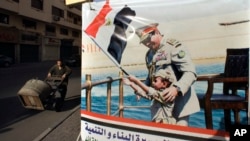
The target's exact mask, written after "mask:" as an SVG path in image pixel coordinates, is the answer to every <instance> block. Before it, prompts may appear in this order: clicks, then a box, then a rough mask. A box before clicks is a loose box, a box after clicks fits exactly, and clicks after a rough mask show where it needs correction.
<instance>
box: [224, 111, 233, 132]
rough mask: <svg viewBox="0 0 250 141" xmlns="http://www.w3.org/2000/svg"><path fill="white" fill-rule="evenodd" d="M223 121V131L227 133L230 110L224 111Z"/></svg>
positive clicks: (229, 124)
mask: <svg viewBox="0 0 250 141" xmlns="http://www.w3.org/2000/svg"><path fill="white" fill-rule="evenodd" d="M224 121H225V130H226V131H229V129H230V126H231V115H230V109H224Z"/></svg>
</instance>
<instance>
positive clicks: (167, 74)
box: [153, 69, 175, 86]
mask: <svg viewBox="0 0 250 141" xmlns="http://www.w3.org/2000/svg"><path fill="white" fill-rule="evenodd" d="M153 76H154V77H161V78H162V82H170V84H169V85H168V86H170V85H171V84H172V83H173V82H174V81H175V77H174V75H173V74H172V73H171V71H169V70H167V69H160V70H158V71H157V72H156V73H155V74H154V75H153Z"/></svg>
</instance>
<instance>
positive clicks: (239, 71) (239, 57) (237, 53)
mask: <svg viewBox="0 0 250 141" xmlns="http://www.w3.org/2000/svg"><path fill="white" fill-rule="evenodd" d="M224 76H225V77H249V48H234V49H233V48H229V49H227V56H226V62H225V69H224ZM246 88H248V83H224V84H223V91H224V93H229V92H230V90H232V91H235V90H237V89H246Z"/></svg>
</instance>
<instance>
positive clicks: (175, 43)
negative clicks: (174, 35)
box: [167, 39, 181, 47]
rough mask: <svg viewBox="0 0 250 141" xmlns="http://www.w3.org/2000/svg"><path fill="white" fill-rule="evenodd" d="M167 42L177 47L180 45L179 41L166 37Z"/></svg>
mask: <svg viewBox="0 0 250 141" xmlns="http://www.w3.org/2000/svg"><path fill="white" fill-rule="evenodd" d="M167 43H168V44H170V45H171V46H174V47H178V46H180V45H181V43H180V42H179V41H178V40H176V39H167Z"/></svg>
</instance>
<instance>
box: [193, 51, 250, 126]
mask: <svg viewBox="0 0 250 141" xmlns="http://www.w3.org/2000/svg"><path fill="white" fill-rule="evenodd" d="M197 81H207V85H208V87H207V91H206V93H205V95H204V94H203V95H204V97H202V101H203V103H201V105H203V107H204V111H205V122H206V128H208V129H213V119H212V110H213V109H223V110H224V121H225V130H226V131H229V128H230V125H231V116H230V112H231V110H232V111H233V113H234V121H235V124H240V116H239V112H240V110H246V113H247V112H248V95H249V83H248V81H249V48H235V49H227V56H226V61H225V69H224V73H222V74H208V75H199V76H198V78H197ZM216 83H222V84H223V91H222V92H221V93H215V92H214V90H213V89H214V84H216ZM238 90H243V92H244V94H243V95H239V93H238ZM198 95H199V94H198ZM246 115H247V116H248V114H246ZM247 120H248V117H247Z"/></svg>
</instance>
